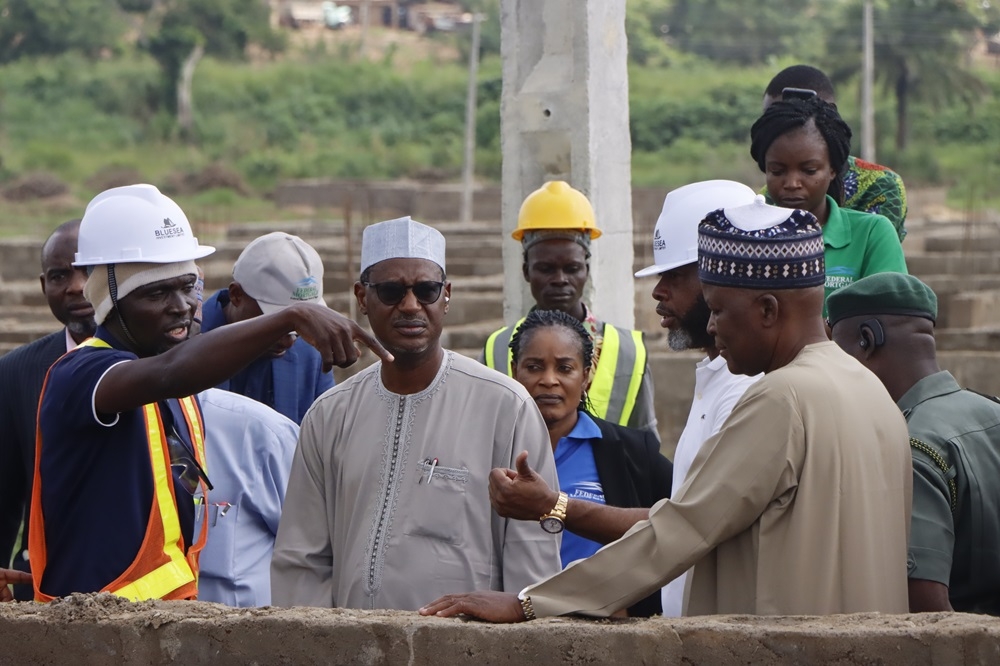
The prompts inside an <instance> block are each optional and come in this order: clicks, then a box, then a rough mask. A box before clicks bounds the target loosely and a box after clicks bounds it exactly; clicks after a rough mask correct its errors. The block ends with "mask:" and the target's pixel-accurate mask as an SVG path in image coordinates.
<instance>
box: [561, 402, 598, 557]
mask: <svg viewBox="0 0 1000 666" xmlns="http://www.w3.org/2000/svg"><path fill="white" fill-rule="evenodd" d="M577 414H578V418H577V421H576V425H575V426H573V429H572V430H570V432H569V434H568V435H566V436H565V437H563V438H562V439H560V440H559V443H558V444H556V451H555V457H556V474H557V475H558V476H559V489H560V490H562V491H563V492H564V493H566V494H567V495H569V498H570V499H581V500H586V501H588V502H596V503H598V504H605V501H604V487H603V486H602V485H601V479H600V477H599V476H598V475H597V464H596V463H595V462H594V447H593V445H592V444H591V441H592V440H594V439H601V429H600V428H598V427H597V424H596V423H594V421H593V419H591V418H590V417H589V416H588V415H587V414H586V413H585V412H577ZM600 548H601V544H599V543H598V542H596V541H591V540H590V539H584V538H583V537H582V536H579V535H577V534H574V533H573V532H570V531H569V530H566V531H565V532H563V536H562V548H561V549H560V551H559V556H560V558H561V559H562V565H563V568H565V567H566V565H567V564H569V563H570V562H573V561H576V560H580V559H583V558H585V557H590V556H591V555H593V554H594V553H596V552H597V551H598V550H599V549H600Z"/></svg>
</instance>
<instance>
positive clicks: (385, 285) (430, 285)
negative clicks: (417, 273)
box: [362, 280, 444, 305]
mask: <svg viewBox="0 0 1000 666" xmlns="http://www.w3.org/2000/svg"><path fill="white" fill-rule="evenodd" d="M362 284H363V285H365V286H366V287H371V288H372V289H374V290H375V293H376V295H378V300H380V301H382V302H383V303H385V304H386V305H398V304H399V303H400V302H401V301H402V300H403V299H404V298H406V292H408V291H412V292H413V295H414V296H415V297H416V299H417V301H418V302H420V303H422V304H424V305H431V304H432V303H437V300H438V299H439V298H441V290H442V289H443V288H444V282H434V281H431V280H427V281H426V282H417V283H416V284H403V283H402V282H362Z"/></svg>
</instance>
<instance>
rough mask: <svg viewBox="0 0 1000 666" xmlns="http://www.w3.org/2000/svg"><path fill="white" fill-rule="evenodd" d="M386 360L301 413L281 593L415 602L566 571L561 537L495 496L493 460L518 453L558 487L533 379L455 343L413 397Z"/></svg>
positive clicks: (276, 580) (277, 568) (317, 601)
mask: <svg viewBox="0 0 1000 666" xmlns="http://www.w3.org/2000/svg"><path fill="white" fill-rule="evenodd" d="M380 369H381V364H375V365H374V366H372V367H370V368H367V369H365V370H363V371H362V372H360V373H359V374H358V375H356V376H355V377H353V378H351V379H350V380H348V381H346V382H344V383H343V384H340V385H339V386H335V387H334V388H332V389H330V390H329V391H327V392H326V393H324V394H323V395H322V396H320V398H319V399H317V401H316V403H315V404H314V405H313V407H312V408H311V409H310V410H309V412H308V413H307V414H306V417H305V420H304V421H303V423H302V430H301V434H300V436H299V446H298V449H297V451H296V453H295V459H294V461H293V463H292V471H291V477H290V479H289V481H288V491H287V494H286V496H285V505H284V510H283V513H282V517H281V523H280V525H279V528H278V536H277V540H276V542H275V546H274V556H273V559H272V564H271V588H272V591H271V596H272V599H273V603H274V604H275V605H277V606H293V605H294V606H327V607H345V608H395V609H402V610H414V609H417V608H419V607H421V606H423V605H425V604H428V603H430V602H431V601H434V600H435V599H437V598H438V597H440V596H442V595H444V594H449V593H453V592H468V591H470V590H490V589H492V590H507V591H518V590H520V589H521V588H523V587H524V586H525V585H527V584H529V583H532V582H535V581H538V580H541V579H542V578H545V577H546V576H548V575H551V574H553V573H555V572H557V571H559V569H560V561H559V539H558V538H556V537H555V536H553V535H551V534H546V533H545V532H543V531H542V530H541V528H540V527H539V525H538V523H536V522H523V521H516V520H505V519H502V518H500V517H499V516H497V514H496V512H494V511H493V509H492V507H491V506H490V500H489V485H488V477H489V473H490V470H491V469H492V468H494V467H511V468H512V467H514V458H515V457H516V456H517V454H518V453H520V452H521V451H524V450H527V451H528V462H529V464H530V465H531V466H532V468H534V469H535V470H537V471H538V473H539V474H540V475H542V477H543V478H544V479H545V480H546V481H547V482H548V483H549V484H552V485H555V484H556V483H557V482H556V473H555V462H554V460H553V458H552V447H551V446H550V444H549V434H548V430H547V429H546V427H545V422H544V421H543V420H542V417H541V414H540V413H539V412H538V408H537V407H536V406H535V403H534V402H533V401H532V400H531V398H530V397H529V396H528V394H527V392H526V391H525V390H524V388H523V387H522V386H521V385H520V384H518V383H517V382H515V381H514V380H512V379H510V378H508V377H506V376H504V375H502V374H500V373H498V372H495V371H493V370H490V369H489V368H486V367H485V366H482V365H480V364H479V363H477V362H476V361H473V360H472V359H468V358H465V357H464V356H460V355H458V354H455V353H453V352H450V351H446V352H445V355H444V360H443V362H442V364H441V369H440V370H439V371H438V374H437V376H436V377H435V378H434V381H433V382H432V383H431V385H430V386H429V387H428V388H427V389H425V390H424V391H421V392H420V393H416V394H413V395H398V394H395V393H391V392H389V391H388V390H387V389H386V388H385V387H384V386H383V385H382V381H381V374H380ZM435 458H436V459H437V461H438V462H437V464H436V465H433V462H432V461H433V460H434V459H435ZM432 466H433V467H434V469H433V472H432V471H431V467H432Z"/></svg>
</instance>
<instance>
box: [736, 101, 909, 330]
mask: <svg viewBox="0 0 1000 666" xmlns="http://www.w3.org/2000/svg"><path fill="white" fill-rule="evenodd" d="M850 149H851V128H850V127H848V126H847V123H845V122H844V120H843V119H842V118H841V117H840V115H839V114H838V113H837V108H836V107H835V106H834V105H832V104H828V103H826V102H824V101H823V100H821V99H820V98H819V97H815V96H813V97H810V98H808V99H786V100H782V101H779V102H775V103H773V104H771V106H769V107H768V108H767V110H765V111H764V114H763V115H762V116H761V117H760V118H758V119H757V122H755V123H754V124H753V127H752V128H750V155H751V157H753V159H754V160H756V162H757V165H758V166H759V167H760V170H761V171H763V172H764V174H765V176H766V180H767V193H768V196H769V197H770V198H771V200H772V201H774V203H775V204H776V205H778V206H782V207H784V208H799V209H802V210H807V211H809V212H810V213H812V214H813V215H815V216H816V219H817V220H818V221H819V223H820V225H822V227H823V242H824V245H825V248H826V249H825V252H824V258H825V260H826V295H827V296H829V295H830V294H831V293H832V292H834V291H836V290H837V289H840V288H841V287H844V286H846V285H848V284H851V283H852V282H854V281H856V280H860V279H861V278H863V277H865V276H867V275H872V274H874V273H885V272H890V271H892V272H897V273H905V272H906V261H905V259H904V258H903V248H902V246H901V245H900V244H899V238H898V236H897V235H896V230H895V229H894V228H893V226H892V223H891V222H889V220H888V219H887V218H885V217H883V216H882V215H873V214H871V213H862V212H860V211H855V210H851V209H848V208H841V207H840V204H841V203H842V201H843V195H844V181H843V175H844V169H845V167H846V165H847V158H848V156H849V155H850ZM825 310H826V309H825V307H824V315H825V314H826V311H825Z"/></svg>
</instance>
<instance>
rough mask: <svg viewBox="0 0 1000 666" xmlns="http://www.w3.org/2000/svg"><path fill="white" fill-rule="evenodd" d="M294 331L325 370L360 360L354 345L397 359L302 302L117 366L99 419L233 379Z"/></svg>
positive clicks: (342, 320)
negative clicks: (311, 349) (309, 347)
mask: <svg viewBox="0 0 1000 666" xmlns="http://www.w3.org/2000/svg"><path fill="white" fill-rule="evenodd" d="M291 331H296V332H298V334H299V336H300V337H301V338H302V339H304V340H305V341H306V342H308V343H309V344H311V345H312V346H313V347H315V348H316V349H317V350H318V351H319V353H320V356H321V357H322V359H323V370H324V371H328V370H330V369H332V368H333V366H335V365H337V366H342V367H343V366H348V365H351V364H352V363H354V362H355V361H356V360H358V357H359V356H360V352H359V351H358V348H357V347H356V346H355V344H354V343H355V342H360V343H361V344H363V345H365V346H366V347H368V348H370V349H371V350H372V351H373V352H375V354H376V355H377V356H378V357H379V358H381V359H382V360H383V361H386V362H391V361H392V360H393V357H392V354H390V353H389V352H387V351H386V350H385V348H384V347H382V345H381V344H380V343H379V341H378V340H376V339H375V338H374V337H373V336H372V335H371V334H370V333H368V332H367V331H365V330H364V329H363V328H361V327H360V326H359V325H358V324H357V323H356V322H354V321H353V320H351V319H348V318H347V317H344V316H343V315H341V314H339V313H337V312H334V311H333V310H330V309H328V308H325V307H323V306H319V305H313V304H307V303H302V304H296V305H293V306H291V307H288V308H285V309H284V310H282V311H280V312H276V313H273V314H269V315H264V316H261V317H255V318H253V319H248V320H246V321H242V322H239V323H235V324H230V325H228V326H224V327H222V328H218V329H216V330H214V331H209V332H208V333H205V334H203V335H198V336H195V337H193V338H191V339H190V340H188V341H186V342H185V343H184V344H181V345H178V346H176V347H174V348H173V349H171V350H169V351H167V352H165V353H163V354H160V355H158V356H152V357H149V358H142V359H139V360H137V361H132V362H129V363H120V364H118V365H116V366H113V367H112V368H111V369H109V370H108V372H107V374H106V375H105V376H104V377H103V378H102V379H101V381H100V383H99V384H98V386H97V390H96V391H95V395H94V407H95V408H96V410H97V412H98V413H101V414H117V413H119V412H124V411H127V410H130V409H135V408H136V407H140V406H142V405H145V404H149V403H151V402H156V401H157V400H163V399H165V398H182V397H184V396H188V395H193V394H195V393H198V392H200V391H203V390H205V389H207V388H211V387H212V386H215V385H216V384H218V383H219V382H222V381H224V380H225V379H228V378H229V377H231V376H233V375H234V374H236V373H237V372H239V371H240V370H241V369H242V368H244V367H246V366H247V365H248V364H249V363H250V362H251V361H253V360H254V359H256V358H257V357H259V356H260V355H261V354H263V353H264V352H266V351H267V350H268V348H270V346H271V345H272V344H274V342H275V341H277V340H278V339H280V338H281V337H282V336H284V335H286V334H288V333H289V332H291Z"/></svg>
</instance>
